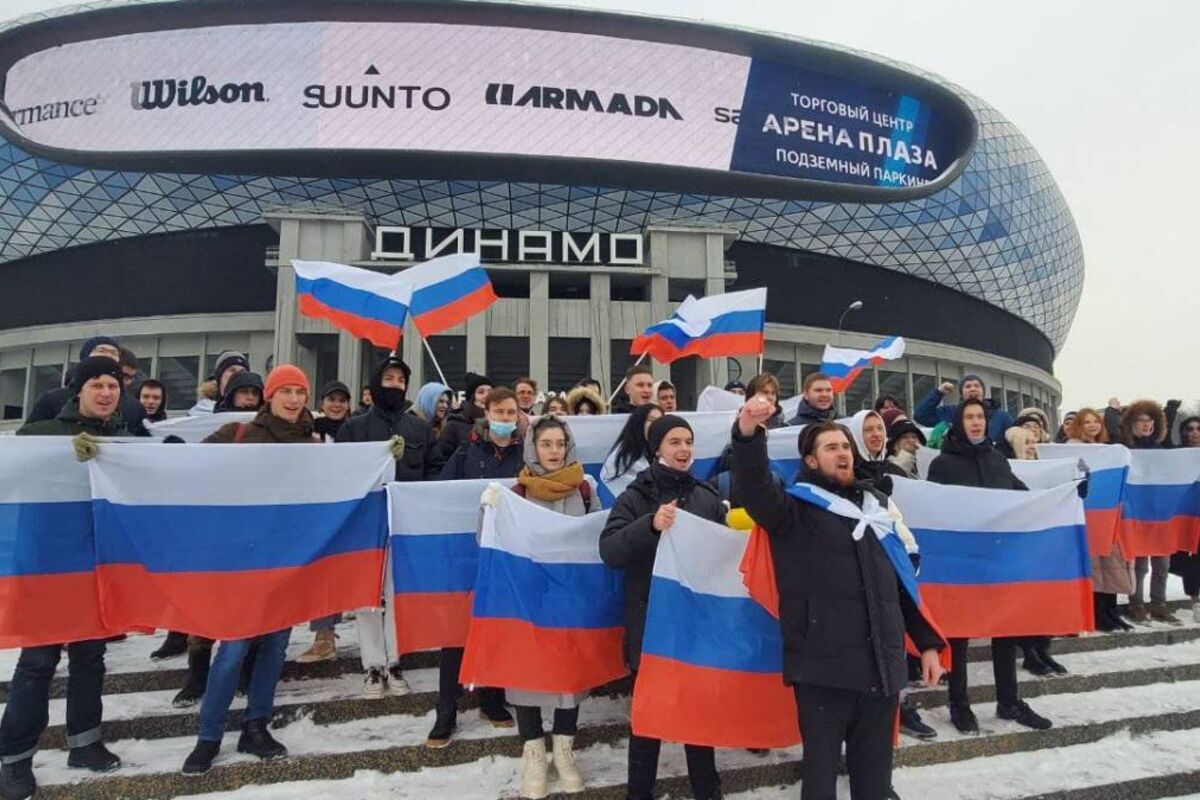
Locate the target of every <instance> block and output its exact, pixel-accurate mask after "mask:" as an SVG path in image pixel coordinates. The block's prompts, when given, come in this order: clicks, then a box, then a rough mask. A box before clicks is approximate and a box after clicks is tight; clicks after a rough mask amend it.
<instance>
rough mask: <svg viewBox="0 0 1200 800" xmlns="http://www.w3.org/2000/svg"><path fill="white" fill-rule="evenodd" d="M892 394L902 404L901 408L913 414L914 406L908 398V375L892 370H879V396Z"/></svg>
mask: <svg viewBox="0 0 1200 800" xmlns="http://www.w3.org/2000/svg"><path fill="white" fill-rule="evenodd" d="M885 394H890V395H891V396H892V397H894V398H896V400H898V401H899V402H900V405H901V407H903V408H905V409H907V410H908V412H909V413H912V404H911V402H910V400H909V397H908V373H907V372H894V371H892V370H886V369H881V370H879V395H880V396H883V395H885Z"/></svg>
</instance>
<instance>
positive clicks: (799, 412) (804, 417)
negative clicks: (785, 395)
mask: <svg viewBox="0 0 1200 800" xmlns="http://www.w3.org/2000/svg"><path fill="white" fill-rule="evenodd" d="M835 416H837V412H836V411H834V409H833V407H830V409H829V410H828V411H818V410H817V409H815V408H813V407H812V406H810V405H809V404H808V401H807V400H805V399H803V398H801V400H800V405H799V407H797V409H796V416H794V417H792V418H791V419H789V420H788V425H811V424H813V423H814V422H821V421H823V420H827V419H833V418H834V417H835Z"/></svg>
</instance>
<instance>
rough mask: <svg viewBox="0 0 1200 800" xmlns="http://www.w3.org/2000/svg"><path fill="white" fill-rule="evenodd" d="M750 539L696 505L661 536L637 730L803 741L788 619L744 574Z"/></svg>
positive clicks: (698, 737)
mask: <svg viewBox="0 0 1200 800" xmlns="http://www.w3.org/2000/svg"><path fill="white" fill-rule="evenodd" d="M747 541H748V539H747V537H746V534H744V533H742V532H740V531H734V530H730V529H729V528H726V527H724V526H723V525H717V524H714V523H712V522H708V521H707V520H703V519H700V518H699V517H696V516H693V515H691V514H688V513H687V512H680V513H679V514H678V515H677V516H676V518H675V524H674V525H672V526H671V529H670V530H669V531H667V532H666V533H664V534H663V535H662V537H661V538H660V539H659V543H658V553H657V555H656V556H655V559H654V575H653V577H652V578H651V582H650V604H649V607H648V609H647V613H646V632H645V635H644V636H643V638H642V657H641V663H640V665H639V668H638V675H637V681H636V683H635V685H634V691H633V711H632V725H633V732H634V733H636V734H637V735H639V736H648V737H653V738H656V739H665V740H668V741H672V742H682V743H685V744H698V745H710V746H713V747H749V748H758V747H767V748H779V747H789V746H791V745H794V744H797V743H798V742H799V741H800V727H799V723H798V721H797V717H796V703H795V699H794V697H793V695H792V692H791V690H790V689H788V687H787V686H785V685H784V683H783V637H782V635H781V634H780V631H779V622H778V620H776V619H775V618H774V617H772V616H771V615H770V614H769V613H767V611H766V609H764V608H763V607H762V606H761V605H759V604H758V603H757V602H756V601H755V600H753V599H751V597H750V593H749V591H748V590H747V588H746V586H745V585H744V584H743V583H742V575H741V572H740V571H739V565H740V563H741V561H742V556H743V554H744V552H745V550H746V545H747Z"/></svg>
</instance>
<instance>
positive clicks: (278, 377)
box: [263, 364, 309, 400]
mask: <svg viewBox="0 0 1200 800" xmlns="http://www.w3.org/2000/svg"><path fill="white" fill-rule="evenodd" d="M284 386H303V387H304V391H306V392H307V391H309V388H308V377H307V376H306V375H305V374H304V370H302V369H300V368H299V367H297V366H295V365H293V364H280V365H279V366H278V367H276V368H275V369H273V370H271V374H270V375H268V376H267V385H266V388H265V389H263V399H264V400H270V399H271V398H272V397H273V396H274V395H275V392H276V391H277V390H279V389H282V388H283V387H284Z"/></svg>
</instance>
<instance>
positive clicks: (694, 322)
mask: <svg viewBox="0 0 1200 800" xmlns="http://www.w3.org/2000/svg"><path fill="white" fill-rule="evenodd" d="M766 321H767V290H766V289H747V290H746V291H744V292H729V293H727V294H714V295H709V296H708V297H702V298H700V299H699V300H697V299H696V298H695V297H693V296H692V295H690V294H689V295H688V296H687V298H686V299H685V300H684V301H683V302H682V303H680V304H679V307H678V308H677V309H675V313H674V314H672V315H671V316H670V318H669V319H665V320H663V321H662V322H660V323H658V324H656V325H651V326H650V327H649V328H647V329H646V332H645V333H643V334H642V335H641V336H639V337H637V338H636V339H634V340H633V344H632V346H630V348H629V352H630V353H632V354H634V355H635V356H640V355H642V354H643V353H649V354H650V355H651V356H653V357H654V358H655V359H656V360H658V361H660V362H662V363H664V364H666V363H669V362H671V361H674V360H675V359H677V358H683V357H684V356H700V357H701V358H717V357H719V356H745V355H755V354H758V353H761V352H762V351H763V329H764V327H765V325H766Z"/></svg>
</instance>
